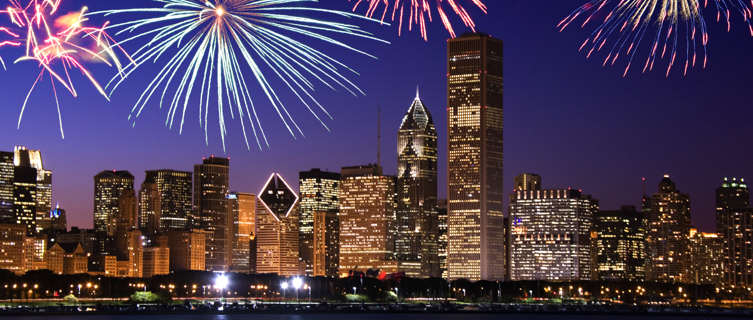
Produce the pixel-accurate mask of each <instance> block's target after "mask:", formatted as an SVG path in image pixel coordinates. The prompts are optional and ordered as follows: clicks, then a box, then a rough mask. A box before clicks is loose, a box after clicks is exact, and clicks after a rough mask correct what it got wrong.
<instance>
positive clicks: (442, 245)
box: [437, 199, 448, 279]
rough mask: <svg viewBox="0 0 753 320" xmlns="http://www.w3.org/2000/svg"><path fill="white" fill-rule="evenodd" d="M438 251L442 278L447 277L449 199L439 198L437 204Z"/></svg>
mask: <svg viewBox="0 0 753 320" xmlns="http://www.w3.org/2000/svg"><path fill="white" fill-rule="evenodd" d="M437 221H438V222H437V231H438V233H437V251H438V254H437V255H438V256H439V270H440V272H441V274H442V275H441V277H442V279H447V277H448V273H447V200H446V199H443V200H439V202H438V205H437Z"/></svg>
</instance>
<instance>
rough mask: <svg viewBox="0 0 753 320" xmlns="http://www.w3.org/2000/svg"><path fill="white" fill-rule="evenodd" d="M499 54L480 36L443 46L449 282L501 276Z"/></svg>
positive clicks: (492, 41)
mask: <svg viewBox="0 0 753 320" xmlns="http://www.w3.org/2000/svg"><path fill="white" fill-rule="evenodd" d="M502 50H503V45H502V41H501V40H497V39H494V38H492V37H490V36H488V35H483V34H466V35H463V36H460V37H458V38H455V39H451V40H449V41H448V50H447V51H448V64H447V68H448V73H447V75H448V79H447V84H448V93H447V94H448V96H447V105H448V109H447V110H448V112H447V121H448V147H447V180H448V185H447V188H448V190H447V197H448V208H447V209H448V226H449V229H448V237H449V239H448V242H449V243H448V251H447V269H448V276H449V278H450V279H459V278H465V279H470V280H481V279H483V280H502V279H503V278H504V275H505V270H504V266H505V261H504V257H505V254H504V251H505V249H504V224H503V219H504V206H503V200H504V186H503V182H504V180H503V178H504V177H503V141H504V140H503V135H502V134H503V120H504V116H503V64H502Z"/></svg>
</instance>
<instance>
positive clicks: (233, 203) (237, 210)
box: [227, 192, 256, 273]
mask: <svg viewBox="0 0 753 320" xmlns="http://www.w3.org/2000/svg"><path fill="white" fill-rule="evenodd" d="M227 199H228V201H229V204H228V206H229V208H230V210H231V214H232V217H233V257H232V261H231V263H230V271H232V272H239V273H254V272H255V270H256V265H253V266H252V265H251V251H252V250H253V251H256V248H252V247H251V245H252V244H253V243H254V241H253V240H254V239H255V238H256V195H253V194H250V193H239V192H231V193H230V194H228V196H227Z"/></svg>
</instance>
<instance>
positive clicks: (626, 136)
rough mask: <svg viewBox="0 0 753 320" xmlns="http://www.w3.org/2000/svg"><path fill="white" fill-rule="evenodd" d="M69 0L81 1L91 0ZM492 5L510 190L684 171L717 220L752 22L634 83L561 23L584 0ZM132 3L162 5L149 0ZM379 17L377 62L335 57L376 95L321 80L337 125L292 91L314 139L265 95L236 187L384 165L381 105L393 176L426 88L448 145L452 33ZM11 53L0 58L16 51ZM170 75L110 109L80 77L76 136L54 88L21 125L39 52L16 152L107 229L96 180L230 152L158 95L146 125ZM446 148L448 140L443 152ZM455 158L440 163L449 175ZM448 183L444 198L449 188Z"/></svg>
mask: <svg viewBox="0 0 753 320" xmlns="http://www.w3.org/2000/svg"><path fill="white" fill-rule="evenodd" d="M68 2H69V3H70V4H71V5H70V8H68V10H74V9H77V7H78V6H80V5H81V4H82V3H81V2H80V0H70V1H68ZM325 2H326V4H325V5H326V6H327V7H330V8H341V9H348V6H349V4H348V3H347V1H345V0H342V1H339V0H327V1H325ZM486 2H487V3H488V5H489V15H487V16H481V15H480V14H479V12H478V11H477V10H472V12H473V13H474V14H475V15H476V16H477V17H478V19H477V22H478V25H479V29H480V30H481V31H483V32H486V33H489V34H491V35H493V36H495V37H498V38H501V39H503V40H504V41H505V84H506V87H505V181H506V188H507V189H510V188H511V185H512V179H513V177H514V176H515V175H517V174H519V173H521V172H535V173H539V174H541V175H542V176H543V178H544V186H545V187H568V186H572V187H574V188H580V189H583V190H584V191H585V192H586V193H590V194H592V195H594V197H596V198H597V199H599V200H600V201H601V206H602V208H604V209H612V208H617V207H619V206H620V205H622V204H636V205H637V204H638V203H639V201H640V196H641V182H640V181H641V177H643V176H645V177H648V179H649V181H648V190H649V191H650V192H653V191H655V190H656V185H657V184H658V182H659V180H660V178H661V175H663V174H664V173H670V174H672V178H673V179H674V180H675V182H676V183H677V185H678V188H679V189H680V190H682V191H683V192H687V193H690V195H691V200H692V205H693V211H692V214H693V221H694V223H695V224H697V225H699V226H701V227H702V228H703V229H705V230H713V228H714V224H713V220H714V218H713V215H714V190H715V188H716V187H717V185H718V184H719V181H720V179H721V177H723V176H725V175H730V176H743V177H750V178H751V179H753V167H752V166H751V159H753V151H752V148H751V144H752V142H753V141H751V137H753V124H752V122H751V116H753V111H751V108H750V107H751V102H753V90H751V88H753V86H752V85H753V79H751V76H750V75H751V74H753V63H750V62H746V61H749V57H750V55H751V54H753V39H751V37H750V36H749V35H748V34H747V33H746V32H745V30H744V26H742V25H741V24H740V23H739V20H735V22H737V23H736V24H735V25H734V26H733V27H734V29H733V32H732V33H729V34H728V33H726V32H724V28H723V27H722V26H719V25H717V24H715V23H711V22H710V25H711V27H710V29H711V32H712V37H711V47H710V54H711V59H712V60H711V63H710V67H709V68H708V69H707V70H695V71H693V72H691V73H690V74H689V75H688V76H687V77H685V78H682V77H680V76H679V71H678V72H675V73H673V74H672V75H671V76H670V77H669V79H666V78H665V77H664V75H663V72H661V71H660V72H658V73H654V74H648V75H641V74H639V73H631V74H630V75H629V77H628V78H627V79H623V78H621V77H620V75H621V74H622V67H619V68H606V69H605V68H602V67H601V64H600V63H598V62H587V61H586V60H585V58H584V57H583V56H582V55H581V54H579V53H578V52H577V48H578V46H579V45H580V43H581V42H582V41H583V39H584V37H585V36H586V35H587V33H586V31H581V30H578V29H576V28H574V29H571V30H568V31H566V32H564V33H558V32H557V31H556V30H555V28H554V25H555V24H556V23H557V22H559V20H560V19H561V18H562V17H563V16H564V15H566V14H567V13H569V12H570V10H571V9H573V8H574V7H575V6H577V5H579V4H581V2H582V1H581V0H572V1H546V4H542V3H536V4H535V5H532V3H531V1H525V0H504V1H502V0H489V1H486ZM108 3H110V1H89V2H88V3H87V4H88V6H89V7H90V8H91V9H92V10H97V9H106V7H105V6H106V5H107V4H108ZM128 3H129V4H130V3H133V5H149V2H148V1H145V0H135V1H128ZM119 5H121V6H122V5H123V4H119ZM709 16H710V17H711V16H713V15H709ZM2 23H5V21H3V22H2ZM366 27H367V29H369V30H371V31H373V32H375V33H376V34H378V35H379V36H381V37H383V38H385V39H387V40H389V41H391V42H392V45H382V44H378V43H374V42H369V41H354V43H355V44H356V45H357V46H358V47H359V48H363V49H365V50H367V51H369V52H371V53H373V54H375V55H376V56H378V57H379V60H377V61H373V60H370V59H368V58H365V57H360V56H356V55H354V54H352V53H348V52H344V51H342V50H330V51H328V53H331V54H332V55H333V56H335V57H337V58H339V59H342V60H343V61H344V62H347V63H348V64H350V65H352V66H355V67H356V68H357V69H358V70H359V71H360V72H361V76H360V77H358V78H357V79H356V80H357V82H358V83H359V84H360V85H361V87H362V88H363V89H364V90H365V91H366V92H367V96H366V97H352V96H348V95H346V94H345V93H344V92H341V91H338V92H334V91H331V90H329V89H327V88H322V87H319V88H317V94H318V96H319V97H320V99H321V101H322V102H323V103H324V104H325V105H326V106H327V107H328V109H329V110H330V111H331V113H332V114H333V115H334V117H335V119H334V120H333V121H330V122H328V125H329V126H330V128H331V129H332V131H331V132H326V131H325V130H323V129H322V127H321V126H319V125H318V124H317V123H316V122H315V120H314V119H313V117H311V116H310V115H309V114H308V113H307V111H306V110H305V109H304V108H303V107H302V106H301V105H300V104H297V103H296V101H295V100H293V98H292V97H290V96H289V95H283V99H284V100H285V101H289V103H288V106H289V108H290V109H291V111H292V112H293V114H294V115H295V116H296V118H297V119H298V120H299V121H300V124H301V125H302V127H303V129H304V132H305V133H306V135H307V136H306V138H299V139H298V140H293V139H291V138H290V136H289V135H287V133H286V132H285V130H284V128H283V127H282V124H281V123H280V122H279V120H278V119H277V118H275V116H274V115H273V114H272V112H271V110H269V106H268V105H267V104H265V103H264V102H263V101H262V100H259V101H261V103H260V104H259V106H258V107H259V108H261V109H263V110H264V111H262V114H261V117H262V119H263V121H264V124H265V128H266V129H267V132H268V134H269V135H270V136H271V138H270V141H271V147H270V148H269V149H268V150H265V151H263V152H260V151H258V150H252V151H247V150H245V147H243V144H242V138H241V135H240V132H239V131H238V125H237V123H234V122H230V128H229V129H230V139H229V141H228V152H227V155H228V156H230V157H231V184H232V188H233V189H234V190H237V191H242V192H258V190H259V189H260V188H261V184H262V183H263V182H264V179H265V178H267V177H268V176H269V173H270V172H272V171H279V172H281V173H282V174H283V176H285V177H286V178H287V179H288V180H289V181H290V182H291V183H293V184H294V185H297V181H295V180H297V176H298V174H297V173H298V171H301V170H307V169H309V168H313V167H319V168H322V169H329V170H334V171H338V170H339V168H340V167H342V166H350V165H358V164H365V163H369V162H374V161H375V158H376V146H375V141H376V120H375V115H376V106H377V105H381V106H382V110H383V112H382V114H383V121H382V122H383V135H384V139H383V145H382V147H383V152H382V155H383V156H382V157H383V163H384V166H385V168H386V171H387V172H388V173H394V171H395V166H396V161H397V160H396V152H395V148H396V146H395V145H396V131H397V128H398V126H399V121H400V119H401V117H402V115H403V113H404V112H405V111H406V110H407V109H408V107H409V106H410V103H411V101H412V98H413V96H414V95H415V88H416V85H420V87H421V95H422V98H423V100H424V102H425V103H426V105H427V106H428V108H429V109H430V111H431V112H432V113H433V116H434V119H435V121H436V125H437V128H438V131H439V134H440V145H441V146H444V145H445V142H444V141H445V138H446V136H445V134H446V129H445V126H446V120H445V117H446V115H445V108H446V89H445V88H446V78H445V77H446V76H445V74H446V66H445V59H446V49H445V37H446V33H445V32H444V30H443V29H442V28H441V26H440V25H438V24H435V25H432V26H431V27H430V39H429V42H424V41H422V40H420V39H419V38H418V36H417V35H416V34H414V33H411V34H405V35H403V37H401V38H398V37H397V36H396V35H395V32H394V31H395V29H392V28H388V27H380V26H378V25H376V24H374V25H367V26H366ZM458 27H459V26H458ZM324 48H328V49H330V47H327V46H324ZM5 50H6V49H3V50H2V51H0V54H3V56H9V55H11V54H15V53H12V52H6V51H5ZM8 60H9V59H6V62H8ZM93 69H94V71H95V72H96V73H97V74H100V75H101V77H100V78H101V79H102V80H104V79H106V78H107V76H109V73H108V72H109V70H107V69H103V68H102V67H101V66H95V67H94V68H93ZM156 71H157V69H156V67H147V68H144V69H143V72H141V73H139V75H137V76H135V77H133V78H132V79H130V80H129V81H128V82H126V84H125V85H124V86H123V87H122V88H121V90H119V91H117V92H116V93H115V95H114V96H113V97H112V102H110V103H107V102H106V101H105V100H104V99H103V98H102V97H101V96H99V95H97V93H96V92H95V91H94V90H93V89H92V88H91V86H90V85H88V84H87V83H86V82H84V81H83V80H84V79H82V78H80V77H78V76H77V77H76V78H75V79H76V80H77V81H78V85H79V86H78V89H79V94H80V96H79V98H78V99H73V98H71V97H70V96H69V95H67V94H66V93H61V97H62V99H61V103H62V108H63V121H64V126H65V129H66V138H65V140H63V139H61V138H60V135H59V133H58V128H57V114H56V112H55V105H54V100H53V99H52V98H51V95H50V91H49V89H50V88H49V86H46V85H42V86H41V87H40V88H39V89H38V90H37V91H36V92H35V93H34V94H33V95H32V97H31V101H30V105H29V108H28V110H27V113H26V115H25V116H24V120H23V123H22V127H21V130H16V121H17V117H18V112H19V109H20V106H21V104H22V103H23V99H24V97H25V94H26V91H27V90H28V88H29V87H30V85H31V83H32V82H33V80H34V78H35V76H36V72H37V71H36V69H35V66H34V65H33V64H32V63H29V62H26V63H19V64H16V65H9V69H8V71H5V72H1V71H0V83H1V84H2V90H0V92H1V93H2V94H1V95H0V96H1V97H2V102H1V104H0V105H2V108H1V109H0V110H1V111H0V137H1V138H0V149H5V150H10V149H12V147H13V145H15V144H21V145H27V146H28V147H30V148H34V149H41V150H42V151H43V156H44V160H45V163H46V166H47V167H48V168H51V169H52V170H53V171H54V198H55V199H54V201H55V202H59V203H60V204H61V206H62V207H64V208H65V209H66V210H67V211H68V215H69V216H68V217H69V218H68V219H69V223H70V224H72V225H79V226H84V227H88V226H91V224H92V222H91V220H92V202H93V200H92V194H93V176H94V175H95V174H96V173H97V172H99V171H101V170H105V169H122V170H130V171H131V172H132V173H134V174H135V175H136V177H137V182H136V184H137V187H138V185H140V183H141V180H142V179H143V176H144V173H143V172H144V170H150V169H159V168H171V169H179V170H192V166H193V164H195V163H198V162H200V161H201V157H202V156H205V155H209V154H217V155H221V154H223V151H222V146H221V144H220V142H219V139H218V137H219V133H218V131H217V126H216V125H213V126H211V127H210V144H209V146H206V145H204V143H203V131H202V130H200V128H199V126H198V120H197V118H196V114H195V111H194V112H193V113H190V114H189V118H188V122H187V125H186V130H185V132H184V133H183V135H178V133H177V132H176V131H169V130H168V129H166V128H165V127H164V126H163V122H164V116H165V112H164V110H159V109H158V108H157V107H158V106H157V105H156V104H151V105H150V106H149V108H148V109H147V110H146V111H145V113H144V115H143V117H142V118H141V120H140V121H139V122H138V123H137V124H136V126H135V128H131V126H130V123H129V122H128V120H127V116H128V114H129V111H130V108H131V106H132V105H133V103H135V101H136V98H137V96H138V94H139V93H140V92H141V91H142V90H143V89H144V87H145V86H146V84H147V83H148V82H147V81H149V80H150V77H153V76H154V74H155V73H156ZM254 94H256V95H258V94H259V92H258V91H254ZM192 111H193V110H192ZM211 130H213V131H211ZM445 153H446V150H444V148H441V149H440V156H442V157H443V156H444V155H445ZM444 163H445V162H444V161H440V164H442V166H441V167H440V172H441V173H440V183H441V185H443V184H444V181H445V170H446V169H445V168H444V166H443V164H444ZM440 193H441V194H442V195H444V193H445V190H444V187H441V188H440Z"/></svg>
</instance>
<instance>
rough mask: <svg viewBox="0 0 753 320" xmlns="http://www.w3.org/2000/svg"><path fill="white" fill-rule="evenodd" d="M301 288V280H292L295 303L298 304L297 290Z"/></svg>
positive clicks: (297, 278)
mask: <svg viewBox="0 0 753 320" xmlns="http://www.w3.org/2000/svg"><path fill="white" fill-rule="evenodd" d="M302 286H303V280H301V278H299V277H295V278H293V289H295V302H296V303H298V289H300V288H301V287H302Z"/></svg>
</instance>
